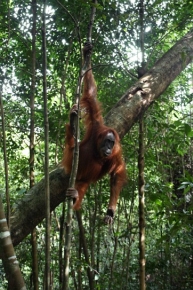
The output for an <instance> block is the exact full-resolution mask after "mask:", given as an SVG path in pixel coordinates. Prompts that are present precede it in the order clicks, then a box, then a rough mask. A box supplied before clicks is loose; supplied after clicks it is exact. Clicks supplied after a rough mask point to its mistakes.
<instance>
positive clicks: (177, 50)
mask: <svg viewBox="0 0 193 290" xmlns="http://www.w3.org/2000/svg"><path fill="white" fill-rule="evenodd" d="M192 60H193V30H192V31H190V32H189V33H188V34H186V35H185V36H184V37H182V38H181V39H180V40H179V41H178V42H177V43H176V44H175V45H174V46H173V47H172V48H171V49H170V50H169V51H168V52H167V53H166V54H164V56H163V57H162V58H161V59H160V60H159V61H158V62H157V63H156V64H155V65H154V66H153V67H152V68H151V69H150V70H149V71H148V72H147V73H146V74H145V75H144V76H143V77H141V78H140V79H139V81H137V82H136V83H135V84H134V85H133V86H132V87H131V88H130V89H128V91H127V92H126V93H125V94H124V95H123V96H122V98H121V99H120V100H119V102H118V103H117V104H116V105H115V106H114V107H113V108H112V109H111V111H110V112H109V113H108V115H107V116H106V118H105V122H106V124H107V125H108V126H111V127H113V128H115V129H116V130H117V131H118V132H119V134H120V137H123V136H124V135H125V134H126V133H127V132H128V131H129V129H130V128H131V127H132V126H133V124H134V123H135V122H136V121H137V120H138V119H139V118H140V116H141V115H142V114H143V113H144V112H145V111H146V110H147V109H148V108H149V106H150V105H151V104H152V103H153V102H154V100H156V99H157V98H158V97H159V96H160V95H161V94H162V93H163V92H164V91H165V90H166V89H167V87H168V86H169V85H170V84H171V82H172V81H173V80H174V79H175V78H176V77H177V76H178V75H179V74H180V72H181V71H183V69H185V67H186V66H187V65H188V64H189V63H190V62H191V61H192ZM68 178H69V177H68V176H66V175H65V174H64V172H63V169H62V168H58V169H56V170H54V171H53V172H51V173H50V206H51V210H53V209H54V208H55V207H56V206H58V205H59V204H60V203H61V202H62V201H64V200H65V192H66V189H67V186H68ZM44 217H45V205H44V179H43V180H41V181H40V182H39V183H37V184H36V185H35V186H34V187H33V188H32V189H30V190H29V191H28V192H27V194H26V195H25V196H24V197H23V198H22V199H21V200H20V202H19V204H16V205H15V207H14V210H13V213H12V216H11V229H12V230H11V235H12V239H13V244H14V245H17V244H18V243H20V242H21V241H22V240H23V239H24V238H25V237H26V236H27V235H28V233H29V232H30V231H31V230H32V229H33V228H34V227H35V226H36V225H37V224H38V223H39V222H41V221H42V220H43V218H44Z"/></svg>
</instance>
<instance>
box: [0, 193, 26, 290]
mask: <svg viewBox="0 0 193 290" xmlns="http://www.w3.org/2000/svg"><path fill="white" fill-rule="evenodd" d="M0 257H1V258H2V261H3V266H4V269H5V273H6V277H7V280H8V290H21V289H22V290H26V287H25V283H24V280H23V277H22V275H21V271H20V268H19V263H18V261H17V258H16V255H15V252H14V248H13V244H12V241H11V237H10V232H9V229H8V226H7V222H6V218H5V214H4V209H3V204H2V200H1V197H0Z"/></svg>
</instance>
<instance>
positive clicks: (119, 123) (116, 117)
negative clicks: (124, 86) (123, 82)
mask: <svg viewBox="0 0 193 290" xmlns="http://www.w3.org/2000/svg"><path fill="white" fill-rule="evenodd" d="M192 59H193V30H191V31H190V32H189V33H187V34H186V35H185V36H184V37H182V38H181V39H180V40H179V41H178V42H177V43H176V44H175V45H174V46H173V47H172V48H170V50H169V51H168V52H167V53H165V54H164V55H163V56H162V57H161V58H160V59H159V60H158V61H157V62H156V63H155V65H154V66H153V67H152V68H151V69H150V70H149V71H148V72H147V73H146V74H144V75H143V76H142V77H141V78H140V79H139V80H138V81H137V82H136V83H135V84H134V85H133V86H132V87H131V88H130V89H128V90H127V91H126V93H125V94H124V95H123V96H122V97H121V99H120V100H119V101H118V103H117V104H116V105H115V106H114V107H113V108H112V109H111V110H110V111H109V113H108V115H107V116H106V118H105V121H106V122H105V123H106V125H107V126H111V127H113V128H115V129H116V130H117V132H118V133H119V135H120V137H121V138H122V137H123V136H124V135H125V134H126V133H127V132H128V131H129V130H130V129H131V127H132V126H133V124H134V123H135V122H136V121H137V120H139V118H140V116H141V115H142V114H143V113H144V112H145V111H146V110H147V109H148V108H149V106H150V105H151V104H152V103H153V102H154V101H155V100H156V99H157V98H158V97H159V96H160V95H161V94H162V93H163V92H164V91H165V90H166V89H167V87H168V86H169V85H170V84H171V83H172V81H173V80H174V79H175V78H176V77H177V76H178V75H179V74H180V73H181V72H182V71H183V70H184V69H185V68H186V66H187V65H188V64H189V63H190V62H191V61H192Z"/></svg>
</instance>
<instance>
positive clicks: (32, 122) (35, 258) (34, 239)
mask: <svg viewBox="0 0 193 290" xmlns="http://www.w3.org/2000/svg"><path fill="white" fill-rule="evenodd" d="M32 15H33V25H32V70H31V72H32V78H31V95H30V111H31V112H30V113H31V117H30V157H29V167H30V188H32V187H33V186H34V184H35V180H34V159H35V156H34V152H35V150H34V146H35V145H34V140H35V134H34V126H35V114H34V112H35V108H34V100H35V84H36V0H32ZM31 244H32V277H33V287H34V290H38V289H39V283H38V253H37V237H36V228H34V229H33V230H32V233H31Z"/></svg>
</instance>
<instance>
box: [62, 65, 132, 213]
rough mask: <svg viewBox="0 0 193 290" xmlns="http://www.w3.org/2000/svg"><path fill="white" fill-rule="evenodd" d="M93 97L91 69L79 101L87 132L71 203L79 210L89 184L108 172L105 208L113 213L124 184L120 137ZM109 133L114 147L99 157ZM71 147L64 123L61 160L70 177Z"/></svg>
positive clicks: (80, 149)
mask: <svg viewBox="0 0 193 290" xmlns="http://www.w3.org/2000/svg"><path fill="white" fill-rule="evenodd" d="M89 68H90V66H89ZM96 96H97V88H96V84H95V80H94V77H93V74H92V70H91V69H90V70H88V71H87V72H86V74H85V77H84V90H83V95H82V98H81V100H80V107H81V110H82V109H84V111H85V116H84V122H85V127H86V133H85V136H84V139H83V140H82V141H81V142H80V147H79V165H78V173H77V178H76V184H75V188H76V189H77V191H78V196H79V197H78V199H77V200H76V202H75V204H74V209H76V210H77V209H79V208H80V207H81V203H82V199H83V197H84V195H85V192H86V190H87V188H88V186H89V184H90V183H92V182H96V181H98V180H99V179H101V178H102V177H103V176H104V175H105V174H107V173H108V174H110V185H111V193H110V201H109V205H108V209H109V210H112V211H113V213H114V211H115V209H116V204H117V200H118V197H119V194H120V191H121V188H122V186H123V184H124V183H125V181H126V170H125V163H124V161H123V159H122V150H121V145H120V142H119V136H118V134H117V132H116V131H115V130H114V129H112V128H109V127H107V126H105V125H104V123H103V118H102V115H101V108H100V103H99V102H98V101H97V98H96ZM108 132H113V134H114V136H115V145H114V147H113V151H112V154H111V155H110V156H108V157H101V156H100V151H99V150H100V147H99V144H100V143H101V140H103V139H104V137H105V136H106V134H107V133H108ZM73 148H74V137H73V134H72V130H71V127H70V124H67V126H66V144H65V149H64V155H63V160H62V164H63V166H64V169H65V172H66V173H67V174H70V172H71V168H72V158H73Z"/></svg>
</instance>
